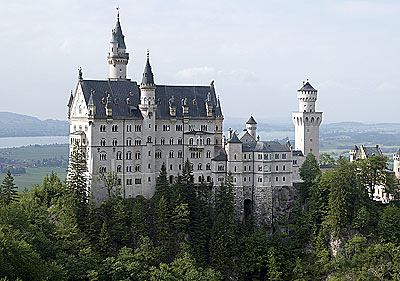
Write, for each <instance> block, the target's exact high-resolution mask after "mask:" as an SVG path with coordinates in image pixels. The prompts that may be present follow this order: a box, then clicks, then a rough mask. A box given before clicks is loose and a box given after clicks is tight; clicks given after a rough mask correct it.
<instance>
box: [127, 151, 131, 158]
mask: <svg viewBox="0 0 400 281" xmlns="http://www.w3.org/2000/svg"><path fill="white" fill-rule="evenodd" d="M126 159H127V160H132V152H131V151H128V152H127V153H126Z"/></svg>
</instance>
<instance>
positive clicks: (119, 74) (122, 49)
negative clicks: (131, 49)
mask: <svg viewBox="0 0 400 281" xmlns="http://www.w3.org/2000/svg"><path fill="white" fill-rule="evenodd" d="M124 38H125V36H124V35H123V34H122V28H121V23H120V22H119V11H118V13H117V22H116V24H115V28H114V29H113V30H112V32H111V41H110V51H109V53H108V55H107V60H108V64H109V65H110V76H109V79H110V80H126V72H127V71H126V68H127V64H128V60H129V54H128V53H127V52H126V45H125V39H124Z"/></svg>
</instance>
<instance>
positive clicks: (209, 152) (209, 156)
mask: <svg viewBox="0 0 400 281" xmlns="http://www.w3.org/2000/svg"><path fill="white" fill-rule="evenodd" d="M206 157H207V158H211V151H210V150H209V151H207V156H206Z"/></svg>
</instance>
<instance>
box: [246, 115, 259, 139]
mask: <svg viewBox="0 0 400 281" xmlns="http://www.w3.org/2000/svg"><path fill="white" fill-rule="evenodd" d="M246 130H247V132H248V133H249V134H250V135H251V136H252V137H253V138H254V140H256V134H257V122H256V120H254V118H253V116H250V118H249V120H247V122H246Z"/></svg>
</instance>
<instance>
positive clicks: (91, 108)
mask: <svg viewBox="0 0 400 281" xmlns="http://www.w3.org/2000/svg"><path fill="white" fill-rule="evenodd" d="M94 93H95V91H93V90H92V91H91V92H90V97H89V101H88V105H87V106H88V116H89V118H93V117H94V116H95V115H96V106H95V105H94V101H93V94H94Z"/></svg>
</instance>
